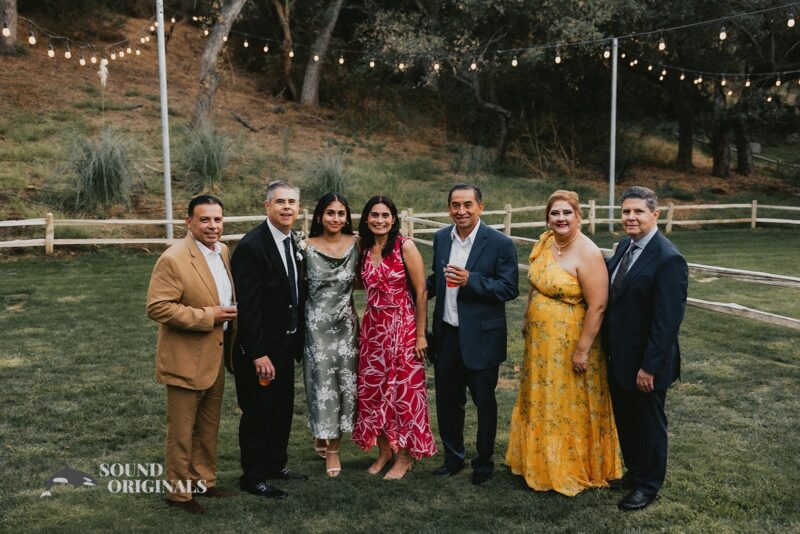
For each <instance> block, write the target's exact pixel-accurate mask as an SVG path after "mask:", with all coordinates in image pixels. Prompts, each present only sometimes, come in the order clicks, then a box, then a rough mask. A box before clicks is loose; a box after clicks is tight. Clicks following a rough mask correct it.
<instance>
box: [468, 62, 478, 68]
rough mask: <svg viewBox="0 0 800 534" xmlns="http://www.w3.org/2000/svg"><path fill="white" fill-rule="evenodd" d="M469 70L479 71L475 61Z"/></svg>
mask: <svg viewBox="0 0 800 534" xmlns="http://www.w3.org/2000/svg"><path fill="white" fill-rule="evenodd" d="M469 70H478V64H477V63H475V62H474V61H473V62H472V63H470V64H469Z"/></svg>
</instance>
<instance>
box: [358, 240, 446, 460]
mask: <svg viewBox="0 0 800 534" xmlns="http://www.w3.org/2000/svg"><path fill="white" fill-rule="evenodd" d="M404 241H405V238H402V237H398V238H397V241H396V242H395V247H394V250H393V251H392V252H391V253H390V254H389V255H388V256H386V257H385V258H383V260H382V261H381V263H380V265H378V267H375V266H374V265H373V264H372V258H371V253H370V251H367V252H366V254H367V257H366V259H365V261H364V265H363V267H362V270H361V278H362V280H363V282H364V288H365V289H366V291H367V307H366V310H365V311H364V320H363V322H362V324H361V335H360V356H359V365H358V418H357V422H356V429H355V431H354V432H353V441H355V442H356V443H357V444H358V445H359V446H360V447H361V448H362V449H364V450H369V449H370V448H372V447H373V446H374V445H375V444H376V440H377V437H378V436H379V435H380V434H385V435H386V437H387V438H388V440H389V444H390V445H391V447H392V449H394V450H395V451H396V450H397V449H400V448H408V450H409V453H410V454H411V455H412V456H413V457H414V458H417V459H419V458H422V457H426V456H431V455H433V454H434V453H435V452H436V444H435V442H434V440H433V434H432V433H431V425H430V419H429V416H428V394H427V392H426V390H425V365H424V363H423V362H422V361H420V360H417V358H416V356H415V354H414V347H415V345H416V337H417V336H416V321H415V318H414V303H413V302H412V300H411V293H410V291H409V285H408V281H407V277H406V272H405V267H404V266H403V259H402V256H401V251H400V247H401V246H402V243H403V242H404Z"/></svg>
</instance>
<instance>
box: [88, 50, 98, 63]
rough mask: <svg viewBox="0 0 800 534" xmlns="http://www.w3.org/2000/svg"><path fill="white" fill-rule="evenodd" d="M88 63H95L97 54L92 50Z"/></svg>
mask: <svg viewBox="0 0 800 534" xmlns="http://www.w3.org/2000/svg"><path fill="white" fill-rule="evenodd" d="M89 63H91V64H92V65H94V64H95V63H97V56H96V55H95V53H94V52H92V57H90V58H89Z"/></svg>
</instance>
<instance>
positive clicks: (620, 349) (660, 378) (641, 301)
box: [603, 232, 689, 389]
mask: <svg viewBox="0 0 800 534" xmlns="http://www.w3.org/2000/svg"><path fill="white" fill-rule="evenodd" d="M630 242H631V239H630V238H629V237H626V238H625V239H623V240H622V241H620V242H619V245H618V246H617V250H616V252H615V254H614V255H613V256H612V257H611V258H610V259H609V260H608V273H609V278H610V277H611V274H612V273H613V272H614V269H616V268H617V265H618V264H619V262H620V261H621V259H622V256H623V255H624V254H625V251H627V250H628V246H629V245H630ZM688 285H689V269H688V266H687V265H686V260H685V259H684V258H683V256H682V255H681V253H680V252H678V250H677V249H676V248H675V246H674V245H673V244H672V242H671V241H670V240H669V239H667V238H666V237H664V235H663V234H662V233H661V232H656V233H655V235H653V238H652V239H651V240H650V242H649V243H648V244H647V246H646V247H645V248H644V250H642V252H641V253H640V254H639V258H638V259H637V260H636V262H635V263H634V264H633V265H632V266H631V268H630V270H628V273H627V275H626V276H625V278H624V279H623V280H622V285H621V286H620V287H619V288H618V289H617V290H616V291H615V292H614V295H613V296H612V295H611V293H609V300H608V307H607V309H606V313H605V316H604V318H603V347H604V349H605V352H606V357H607V358H608V362H609V365H608V372H609V374H610V375H611V376H612V377H613V379H614V380H615V381H616V383H617V384H618V385H619V386H620V387H622V388H623V389H636V374H637V373H638V372H639V369H644V370H645V371H647V372H648V373H651V374H653V375H655V379H654V388H655V389H666V388H668V387H669V386H670V384H672V382H674V381H675V380H677V379H678V378H680V365H681V352H680V347H679V346H678V330H679V329H680V325H681V321H682V320H683V315H684V312H685V310H686V294H687V288H688Z"/></svg>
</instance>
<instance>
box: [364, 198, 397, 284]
mask: <svg viewBox="0 0 800 534" xmlns="http://www.w3.org/2000/svg"><path fill="white" fill-rule="evenodd" d="M376 204H383V205H384V206H386V207H387V208H389V211H390V212H391V214H392V217H394V223H393V224H392V228H391V229H390V230H389V235H388V236H387V239H386V244H385V245H384V246H383V248H382V249H381V258H385V257H386V256H387V255H389V254H391V252H392V249H394V243H395V241H397V236H399V235H400V217H398V216H397V206H395V205H394V202H392V200H391V199H390V198H389V197H385V196H382V195H375V196H374V197H372V198H371V199H369V200H367V203H366V204H365V205H364V210H363V211H362V212H361V220H360V221H359V222H358V235H359V236H360V237H361V260H360V261H359V269H358V272H361V269H362V268H363V267H364V261H365V260H366V258H367V251H368V250H369V249H371V248H372V246H373V245H374V244H375V235H374V234H373V233H372V231H371V230H370V229H369V226H367V218H368V217H369V212H370V211H372V208H374V207H375V205H376Z"/></svg>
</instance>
